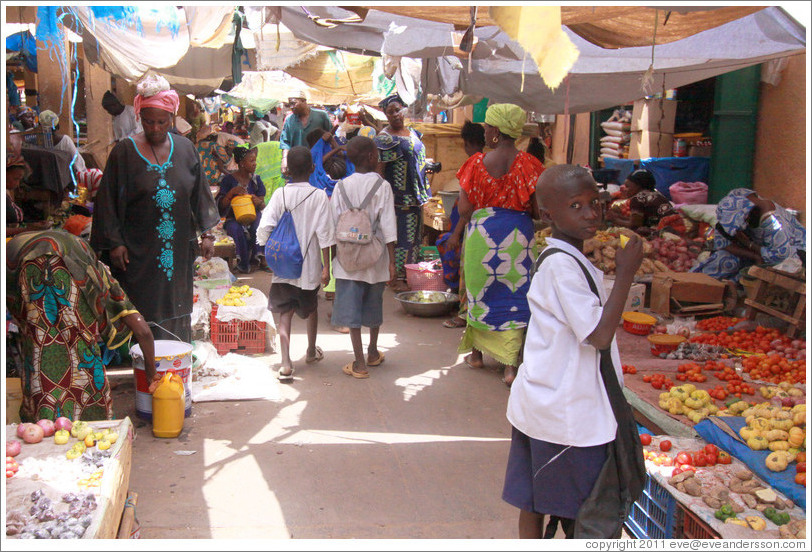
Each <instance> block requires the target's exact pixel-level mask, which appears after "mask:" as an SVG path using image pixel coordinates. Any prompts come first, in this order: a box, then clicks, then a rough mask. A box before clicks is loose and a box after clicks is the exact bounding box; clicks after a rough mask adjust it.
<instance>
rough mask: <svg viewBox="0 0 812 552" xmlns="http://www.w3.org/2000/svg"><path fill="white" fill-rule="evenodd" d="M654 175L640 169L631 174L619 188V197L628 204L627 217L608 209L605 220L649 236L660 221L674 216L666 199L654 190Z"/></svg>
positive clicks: (613, 209)
mask: <svg viewBox="0 0 812 552" xmlns="http://www.w3.org/2000/svg"><path fill="white" fill-rule="evenodd" d="M655 185H656V181H655V179H654V175H653V174H652V173H651V172H649V171H647V170H645V169H640V170H637V171H634V172H633V173H631V174H630V175H629V176H628V177H627V178H626V182H624V183H623V186H621V197H622V198H623V199H624V200H627V201H628V203H629V215H628V216H624V215H623V214H622V213H621V212H620V210H618V209H615V208H610V209H609V210H608V211H607V214H606V219H607V220H608V221H609V222H611V223H612V224H614V225H615V226H623V227H626V228H630V229H632V230H634V231H635V232H637V233H638V234H640V235H643V236H645V235H649V234H651V232H652V231H653V229H655V228H657V227H658V225H659V223H660V219H662V218H664V217H667V216H671V215H674V214H675V211H674V207H673V205H671V202H670V201H668V199H667V198H666V197H665V196H664V195H663V194H661V193H660V192H658V191H657V190H656V189H655Z"/></svg>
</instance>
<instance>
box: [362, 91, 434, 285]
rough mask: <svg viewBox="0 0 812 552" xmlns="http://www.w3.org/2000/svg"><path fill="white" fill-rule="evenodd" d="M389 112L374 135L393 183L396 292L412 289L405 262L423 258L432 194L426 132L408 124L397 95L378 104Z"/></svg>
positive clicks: (400, 100) (387, 176)
mask: <svg viewBox="0 0 812 552" xmlns="http://www.w3.org/2000/svg"><path fill="white" fill-rule="evenodd" d="M378 105H379V107H380V108H381V109H382V110H383V112H384V114H385V115H386V119H387V121H388V123H389V124H387V125H386V126H385V127H384V128H383V129H382V130H381V131H380V132H379V133H378V134H377V135H376V136H375V138H374V140H375V145H376V146H378V151H379V152H380V158H381V161H382V162H383V163H384V172H383V176H384V178H385V179H386V181H387V182H389V184H390V185H391V186H392V193H393V194H394V196H395V215H396V218H397V223H398V241H397V244H395V270H396V271H397V276H396V278H397V281H396V282H395V283H394V284H393V286H392V289H393V291H404V290H407V289H409V288H408V286H407V285H406V268H405V267H404V265H406V264H409V263H416V262H418V260H419V255H420V246H421V245H422V242H423V217H422V212H423V207H422V206H423V204H424V203H426V202H427V201H428V200H429V198H430V197H431V189H430V188H429V184H428V181H427V180H426V148H425V147H424V146H423V142H422V141H421V137H422V135H421V134H420V133H419V132H417V131H416V130H414V129H412V128H408V127H407V126H405V124H404V123H405V119H404V118H405V116H406V113H405V111H406V109H405V103H404V102H403V100H402V99H401V98H400V96H398V95H397V94H394V95H392V96H389V97H388V98H385V99H384V100H383V101H381V103H380V104H378Z"/></svg>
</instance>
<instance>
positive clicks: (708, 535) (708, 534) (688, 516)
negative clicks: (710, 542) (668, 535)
mask: <svg viewBox="0 0 812 552" xmlns="http://www.w3.org/2000/svg"><path fill="white" fill-rule="evenodd" d="M678 506H679V512H680V513H681V517H682V531H681V534H682V538H684V539H721V538H722V537H720V536H719V534H718V533H717V532H716V531H714V530H713V529H711V527H710V525H708V524H707V523H705V522H704V521H702V520H701V519H699V517H697V515H696V514H694V513H692V512H691V511H690V510H689V509H688V508H686V507H684V506H683V505H682V504H679V505H678Z"/></svg>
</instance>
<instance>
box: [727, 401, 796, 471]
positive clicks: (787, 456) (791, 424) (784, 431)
mask: <svg viewBox="0 0 812 552" xmlns="http://www.w3.org/2000/svg"><path fill="white" fill-rule="evenodd" d="M742 416H744V417H745V419H746V421H747V425H746V426H744V427H743V428H741V429H740V430H739V435H740V436H741V438H742V439H743V440H744V441H745V442H746V443H747V446H748V447H750V448H751V449H753V450H770V451H771V452H770V454H769V455H768V456H767V458H766V459H765V461H764V463H765V465H766V466H767V468H769V469H770V470H772V471H774V472H782V471H784V470H786V469H787V468H788V467H789V464H790V463H792V462H796V476H795V482H796V483H797V484H799V485H804V486H806V452H805V451H806V405H805V404H797V405H795V406H793V407H792V408H789V407H780V406H774V405H771V404H770V403H762V404H758V405H756V406H753V407H751V408H748V409H746V410H744V411H743V412H742Z"/></svg>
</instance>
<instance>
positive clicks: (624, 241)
mask: <svg viewBox="0 0 812 552" xmlns="http://www.w3.org/2000/svg"><path fill="white" fill-rule="evenodd" d="M627 243H629V237H628V236H624V235H623V234H621V235H620V247H626V244H627Z"/></svg>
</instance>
